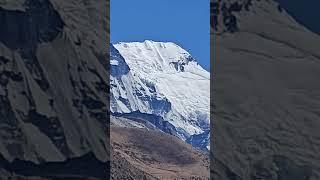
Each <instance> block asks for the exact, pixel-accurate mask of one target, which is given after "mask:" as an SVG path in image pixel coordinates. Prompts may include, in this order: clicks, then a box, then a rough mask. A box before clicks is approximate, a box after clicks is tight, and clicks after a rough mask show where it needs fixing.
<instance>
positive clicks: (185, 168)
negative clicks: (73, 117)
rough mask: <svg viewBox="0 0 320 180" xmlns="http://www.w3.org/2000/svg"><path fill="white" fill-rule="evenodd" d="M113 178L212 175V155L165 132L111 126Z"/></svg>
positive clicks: (200, 176)
mask: <svg viewBox="0 0 320 180" xmlns="http://www.w3.org/2000/svg"><path fill="white" fill-rule="evenodd" d="M111 144H112V153H111V154H112V165H111V177H112V178H113V179H123V178H125V179H131V178H133V179H209V158H208V157H207V156H206V155H204V154H202V153H201V152H199V151H197V150H195V149H194V148H193V147H192V146H191V145H189V144H186V143H185V142H183V141H182V140H180V139H178V138H176V137H174V136H170V135H167V134H165V133H162V132H158V131H152V130H147V129H142V128H140V129H138V128H124V127H112V128H111Z"/></svg>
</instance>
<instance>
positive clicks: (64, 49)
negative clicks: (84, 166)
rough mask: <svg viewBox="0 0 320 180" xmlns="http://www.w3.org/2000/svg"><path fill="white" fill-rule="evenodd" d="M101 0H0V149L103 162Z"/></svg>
mask: <svg viewBox="0 0 320 180" xmlns="http://www.w3.org/2000/svg"><path fill="white" fill-rule="evenodd" d="M101 7H106V8H107V1H102V0H94V1H81V2H80V1H78V0H68V1H64V0H19V1H9V0H1V1H0V22H1V28H0V154H1V156H3V157H4V158H5V160H7V161H9V162H12V161H13V160H22V161H26V162H30V163H36V164H42V163H46V162H64V161H65V160H67V159H72V158H77V157H81V156H84V155H85V154H88V153H90V152H93V153H94V156H93V157H97V158H98V159H99V160H100V161H102V162H106V161H108V159H109V158H108V157H109V156H108V146H109V142H108V139H107V138H106V137H107V134H108V128H107V125H108V124H109V122H108V112H107V110H108V103H107V100H108V99H109V98H108V97H109V96H108V94H107V92H108V90H109V86H108V84H109V80H108V78H107V77H108V73H107V65H108V64H107V63H105V61H106V59H107V57H108V56H107V54H108V52H107V49H106V42H107V31H106V29H105V28H102V27H107V20H106V17H105V15H106V14H107V13H106V8H101Z"/></svg>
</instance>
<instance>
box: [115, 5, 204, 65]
mask: <svg viewBox="0 0 320 180" xmlns="http://www.w3.org/2000/svg"><path fill="white" fill-rule="evenodd" d="M110 10H111V14H110V17H111V18H110V28H111V29H110V31H111V43H116V42H121V41H122V42H128V41H144V40H147V39H148V40H154V41H166V42H174V43H176V44H178V45H180V46H181V47H183V48H184V49H186V50H187V51H188V52H189V53H190V54H191V55H192V56H193V57H194V58H195V59H196V60H197V61H198V63H199V64H200V65H201V66H202V67H204V68H205V69H206V70H208V71H209V70H210V12H209V11H210V5H209V0H111V5H110Z"/></svg>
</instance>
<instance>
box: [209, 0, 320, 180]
mask: <svg viewBox="0 0 320 180" xmlns="http://www.w3.org/2000/svg"><path fill="white" fill-rule="evenodd" d="M211 7H212V10H213V11H212V13H213V14H212V17H213V19H215V21H213V22H212V23H211V25H212V33H213V35H212V48H213V49H212V50H213V52H214V53H212V59H214V64H215V66H214V70H213V72H214V76H215V77H214V79H213V84H214V86H213V89H212V90H213V91H212V92H211V94H212V97H213V98H214V100H213V104H212V105H211V106H212V111H213V114H214V117H215V121H214V126H212V128H213V133H212V137H213V138H212V143H211V145H212V148H211V149H212V152H211V153H212V162H213V163H212V172H211V173H212V177H213V178H214V179H274V180H276V179H277V180H280V179H295V180H298V179H319V178H320V166H319V164H320V160H319V158H318V151H319V148H320V146H319V144H320V143H319V142H320V141H319V140H320V133H319V131H318V130H317V129H318V128H319V127H320V121H319V113H318V111H319V107H320V99H319V97H320V96H319V92H320V86H319V83H317V81H318V80H317V77H319V75H320V73H319V68H320V56H319V55H320V54H319V52H320V51H319V50H320V49H319V46H318V44H319V43H320V37H319V35H317V34H315V33H313V32H310V31H309V30H307V29H306V28H304V27H303V26H302V25H300V24H298V23H297V22H296V21H295V20H294V19H293V18H291V17H290V15H288V13H286V11H285V9H283V8H282V7H280V6H279V5H278V3H276V2H275V1H271V0H265V1H262V0H260V1H259V0H248V1H231V0H216V1H213V2H212V4H211Z"/></svg>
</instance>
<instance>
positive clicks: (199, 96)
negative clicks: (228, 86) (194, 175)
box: [111, 40, 210, 139]
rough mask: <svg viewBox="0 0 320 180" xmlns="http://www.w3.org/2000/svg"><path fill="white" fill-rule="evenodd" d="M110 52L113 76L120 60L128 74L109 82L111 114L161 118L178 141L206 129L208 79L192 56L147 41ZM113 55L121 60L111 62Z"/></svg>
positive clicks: (117, 46) (174, 46) (118, 46)
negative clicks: (167, 123)
mask: <svg viewBox="0 0 320 180" xmlns="http://www.w3.org/2000/svg"><path fill="white" fill-rule="evenodd" d="M114 49H116V51H111V65H112V66H111V71H112V68H113V67H114V68H115V66H118V65H116V64H117V63H115V60H116V59H119V60H121V59H124V60H125V63H126V65H127V66H128V69H129V71H128V73H126V74H122V75H121V76H113V75H112V76H111V93H112V96H113V97H112V98H111V99H112V102H111V110H112V112H114V113H132V112H141V113H146V114H153V115H156V116H160V117H162V118H163V120H164V121H167V122H169V123H170V124H171V125H173V127H174V128H175V129H176V130H175V131H176V132H177V134H178V136H179V137H180V138H182V139H187V138H188V137H189V136H191V135H194V134H200V133H203V132H204V131H205V130H207V129H208V128H209V86H210V74H209V72H207V71H206V70H204V69H203V68H202V67H201V66H200V65H199V64H198V63H197V61H196V60H195V59H194V58H193V57H192V56H191V55H190V53H188V52H187V51H186V50H184V49H183V48H181V47H180V46H178V45H177V44H175V43H171V42H155V41H151V40H146V41H144V42H127V43H125V42H121V43H117V44H114ZM117 53H119V54H120V55H121V57H120V56H118V57H117V58H115V57H116V56H114V55H113V54H117ZM118 64H119V63H118ZM126 65H124V66H126ZM117 68H120V67H119V66H118V67H117Z"/></svg>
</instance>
